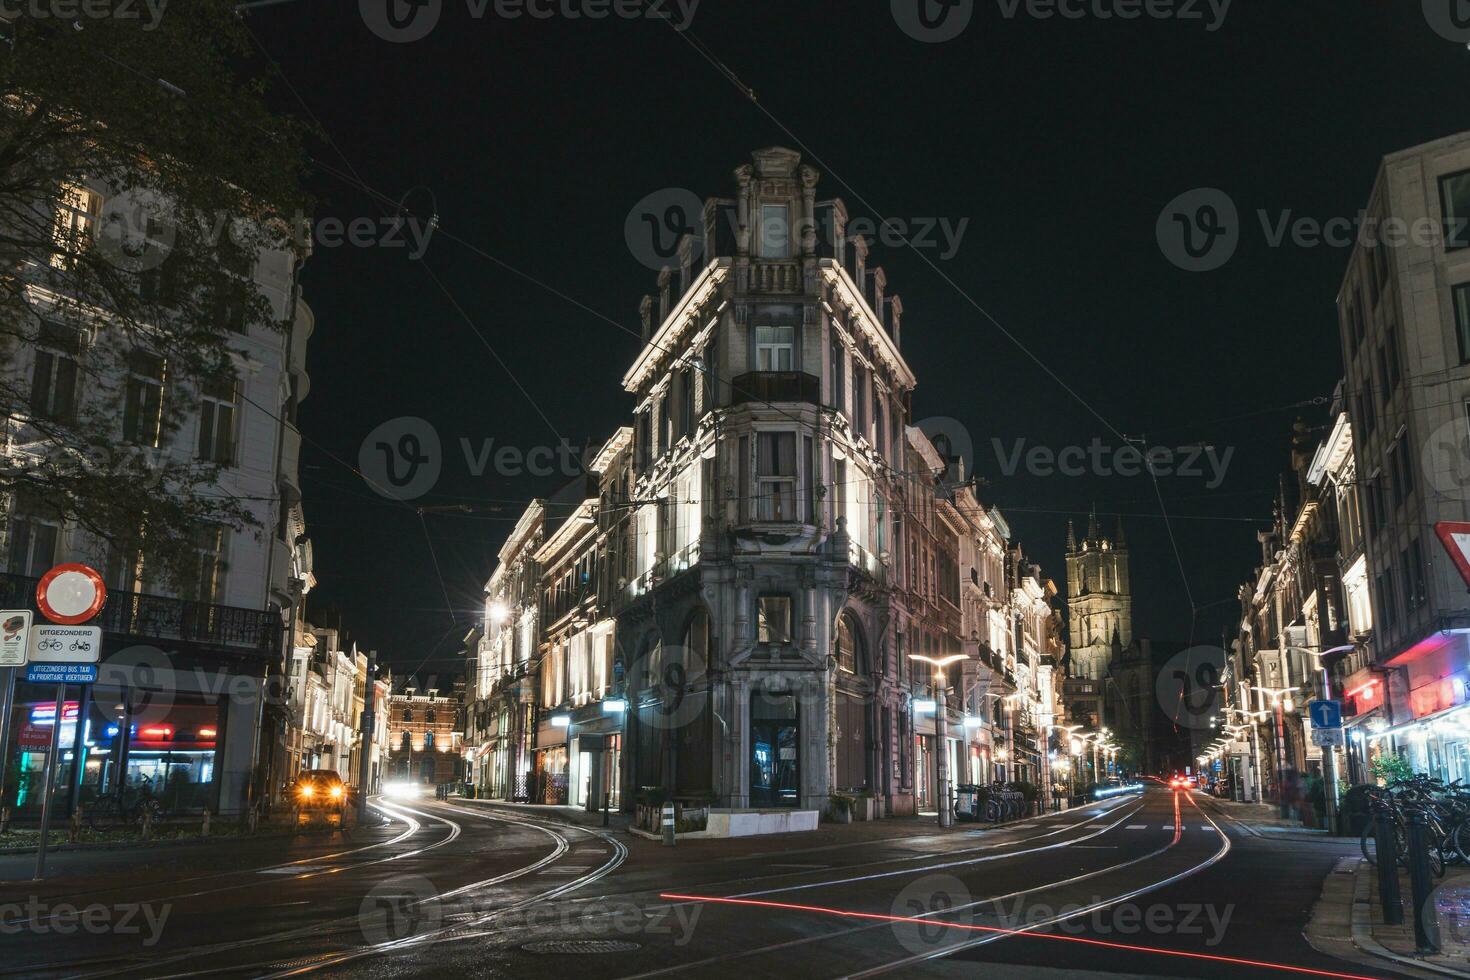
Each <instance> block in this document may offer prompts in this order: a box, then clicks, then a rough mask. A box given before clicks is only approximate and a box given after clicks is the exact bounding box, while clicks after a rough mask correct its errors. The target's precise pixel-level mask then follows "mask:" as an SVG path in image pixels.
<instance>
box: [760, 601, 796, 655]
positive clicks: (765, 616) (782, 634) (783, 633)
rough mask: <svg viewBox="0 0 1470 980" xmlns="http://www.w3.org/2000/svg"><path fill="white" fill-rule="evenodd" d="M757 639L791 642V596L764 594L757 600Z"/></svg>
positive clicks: (775, 642) (778, 642) (780, 642)
mask: <svg viewBox="0 0 1470 980" xmlns="http://www.w3.org/2000/svg"><path fill="white" fill-rule="evenodd" d="M756 603H757V605H756V639H757V641H758V642H760V643H774V644H784V643H790V642H791V597H790V596H785V595H763V596H760V597H759V598H758V599H757V600H756Z"/></svg>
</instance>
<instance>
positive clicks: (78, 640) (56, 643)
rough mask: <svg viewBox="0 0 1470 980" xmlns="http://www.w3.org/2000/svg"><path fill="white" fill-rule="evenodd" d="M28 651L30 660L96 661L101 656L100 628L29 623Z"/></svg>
mask: <svg viewBox="0 0 1470 980" xmlns="http://www.w3.org/2000/svg"><path fill="white" fill-rule="evenodd" d="M30 652H31V662H32V663H38V662H45V663H52V664H95V663H96V662H97V661H98V659H99V658H100V657H101V656H102V627H100V626H55V625H52V624H51V623H44V624H38V625H36V626H32V627H31V643H30Z"/></svg>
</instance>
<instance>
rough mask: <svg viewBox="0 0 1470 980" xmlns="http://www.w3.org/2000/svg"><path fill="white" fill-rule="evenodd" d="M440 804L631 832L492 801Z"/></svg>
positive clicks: (584, 827)
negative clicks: (481, 808) (473, 807)
mask: <svg viewBox="0 0 1470 980" xmlns="http://www.w3.org/2000/svg"><path fill="white" fill-rule="evenodd" d="M441 802H444V803H450V804H453V805H455V806H478V807H483V808H484V809H486V810H498V811H499V812H501V813H519V814H521V815H523V816H531V817H536V818H538V819H540V820H551V821H554V822H556V823H560V824H566V825H567V826H568V827H578V828H580V829H582V830H602V831H608V832H609V833H611V832H613V831H618V830H627V831H630V832H631V830H632V828H631V827H619V826H617V825H616V824H611V823H610V824H608V825H607V826H606V827H604V826H603V825H602V824H600V823H598V824H587V823H579V822H578V821H576V820H569V819H567V816H566V814H564V813H556V812H548V813H541V812H539V811H536V810H523V809H521V808H520V807H518V806H510V805H507V804H504V803H497V802H495V801H493V800H468V799H465V798H464V797H462V796H458V797H451V798H449V799H447V800H443V801H441ZM598 812H599V813H601V812H602V811H601V810H599V811H598Z"/></svg>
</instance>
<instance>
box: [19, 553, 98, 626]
mask: <svg viewBox="0 0 1470 980" xmlns="http://www.w3.org/2000/svg"><path fill="white" fill-rule="evenodd" d="M106 601H107V586H106V585H104V584H103V582H102V576H101V575H99V574H97V570H96V569H95V568H92V567H90V566H88V565H80V564H77V563H75V562H72V563H70V564H67V565H57V566H56V567H55V568H53V569H51V570H50V571H49V572H47V573H46V574H45V575H42V576H41V581H40V582H38V583H37V584H36V605H37V607H38V608H39V609H40V610H41V615H43V616H45V617H46V618H47V619H49V620H51V622H53V623H64V624H66V625H68V626H75V625H76V624H77V623H85V622H86V621H87V620H89V619H91V618H92V617H93V616H96V615H97V614H98V613H99V612H101V611H102V604H103V603H105V602H106Z"/></svg>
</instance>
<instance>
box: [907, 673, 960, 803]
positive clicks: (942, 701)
mask: <svg viewBox="0 0 1470 980" xmlns="http://www.w3.org/2000/svg"><path fill="white" fill-rule="evenodd" d="M909 659H910V660H922V661H923V662H924V663H926V664H929V665H930V666H931V667H933V668H934V687H935V692H934V743H935V745H934V747H935V752H934V756H935V759H934V782H935V784H936V786H937V794H936V795H937V796H938V797H939V800H938V802H939V826H941V827H949V826H952V825H953V824H954V811H953V810H952V809H951V808H950V805H951V804H950V798H949V741H948V737H949V725H948V722H949V706H948V704H947V703H946V696H947V694H948V692H949V678H948V677H947V676H946V675H945V672H944V669H945V668H946V667H948V666H949V665H950V664H955V663H959V662H960V661H961V660H964V659H965V655H964V654H962V653H952V654H950V655H949V656H947V657H926V656H924V655H923V654H922V653H911V654H909Z"/></svg>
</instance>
